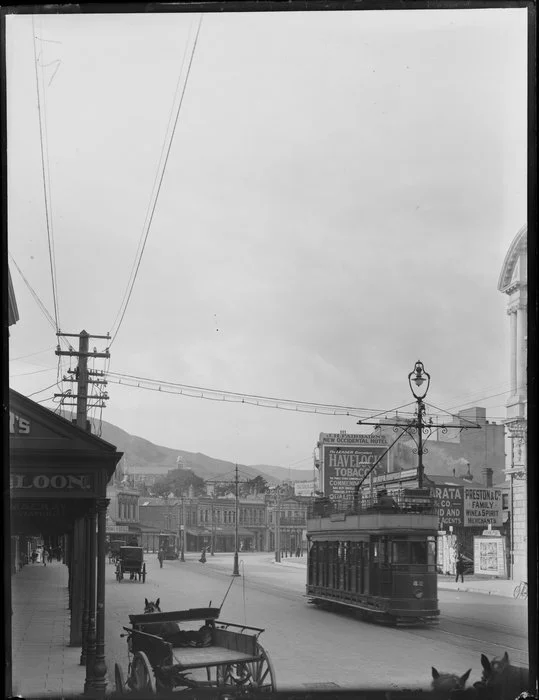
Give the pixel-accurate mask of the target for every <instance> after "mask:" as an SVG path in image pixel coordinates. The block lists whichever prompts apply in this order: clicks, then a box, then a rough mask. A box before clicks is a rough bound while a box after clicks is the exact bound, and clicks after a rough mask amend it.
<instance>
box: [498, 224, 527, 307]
mask: <svg viewBox="0 0 539 700" xmlns="http://www.w3.org/2000/svg"><path fill="white" fill-rule="evenodd" d="M527 246H528V225H527V224H525V225H524V226H523V227H522V228H521V229H520V231H519V232H518V233H517V235H516V236H515V237H514V239H513V242H512V243H511V245H510V246H509V250H508V251H507V254H506V256H505V260H504V261H503V265H502V270H501V273H500V277H499V279H498V291H499V292H503V293H504V294H511V292H514V291H515V290H516V289H518V288H519V287H520V286H521V285H522V284H523V281H521V280H515V281H513V272H514V269H515V265H516V263H517V260H518V258H519V257H520V255H521V254H522V253H526V251H527ZM524 284H525V282H524Z"/></svg>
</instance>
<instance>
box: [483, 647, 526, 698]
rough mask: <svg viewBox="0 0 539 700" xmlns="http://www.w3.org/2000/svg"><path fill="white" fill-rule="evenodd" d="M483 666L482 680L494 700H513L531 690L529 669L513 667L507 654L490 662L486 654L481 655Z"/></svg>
mask: <svg viewBox="0 0 539 700" xmlns="http://www.w3.org/2000/svg"><path fill="white" fill-rule="evenodd" d="M481 666H482V667H483V675H482V679H481V680H482V683H483V684H484V686H485V688H486V690H487V691H488V694H489V697H490V698H492V700H513V699H514V698H516V697H517V696H518V695H519V694H520V693H522V692H523V691H526V690H529V671H528V669H527V668H521V667H518V666H512V665H511V663H510V661H509V655H508V653H507V652H505V654H504V655H503V656H502V657H501V658H499V657H495V658H493V659H492V660H490V661H489V659H488V657H487V656H485V654H481Z"/></svg>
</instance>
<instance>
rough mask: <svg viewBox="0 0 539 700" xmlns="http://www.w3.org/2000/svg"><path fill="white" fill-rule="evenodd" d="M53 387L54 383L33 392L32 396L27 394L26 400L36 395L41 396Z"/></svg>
mask: <svg viewBox="0 0 539 700" xmlns="http://www.w3.org/2000/svg"><path fill="white" fill-rule="evenodd" d="M53 386H56V382H53V383H52V384H51V385H50V386H46V387H45V388H44V389H40V390H39V391H34V392H33V393H32V394H27V395H26V398H27V399H29V398H30V397H31V396H35V395H36V394H42V393H43V392H44V391H47V390H48V389H52V387H53Z"/></svg>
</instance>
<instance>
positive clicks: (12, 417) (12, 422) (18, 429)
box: [9, 411, 30, 435]
mask: <svg viewBox="0 0 539 700" xmlns="http://www.w3.org/2000/svg"><path fill="white" fill-rule="evenodd" d="M9 432H10V434H11V435H29V434H30V421H29V420H28V419H27V418H23V417H22V416H18V415H17V414H16V413H14V412H13V411H10V412H9Z"/></svg>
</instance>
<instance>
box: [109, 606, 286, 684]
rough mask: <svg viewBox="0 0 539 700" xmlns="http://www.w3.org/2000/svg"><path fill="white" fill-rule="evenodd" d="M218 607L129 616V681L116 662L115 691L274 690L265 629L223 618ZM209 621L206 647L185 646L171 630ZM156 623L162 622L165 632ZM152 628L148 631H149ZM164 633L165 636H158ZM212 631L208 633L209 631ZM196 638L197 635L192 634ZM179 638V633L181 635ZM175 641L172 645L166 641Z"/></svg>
mask: <svg viewBox="0 0 539 700" xmlns="http://www.w3.org/2000/svg"><path fill="white" fill-rule="evenodd" d="M219 611H220V609H219V608H194V609H190V610H179V611H176V612H167V613H150V614H143V615H130V616H129V620H130V622H131V625H132V626H131V627H124V630H125V631H126V634H125V635H122V636H127V648H128V661H129V666H128V673H127V681H125V680H124V674H123V671H122V669H121V667H120V666H119V665H118V664H116V665H115V669H114V677H115V683H116V692H117V693H120V694H123V693H127V692H129V691H133V692H137V693H141V694H143V695H151V694H156V693H170V692H171V691H176V690H178V691H179V690H182V689H184V690H185V689H188V688H204V687H205V688H231V689H233V688H236V689H246V690H248V689H256V690H257V691H262V692H264V691H267V692H273V691H275V690H276V687H275V672H274V670H273V666H272V664H271V661H270V658H269V656H268V653H267V652H266V651H265V650H264V649H263V647H262V646H261V645H260V644H259V643H258V637H259V636H260V634H261V633H262V632H263V631H264V630H263V629H260V628H259V627H249V626H247V625H239V624H235V623H232V622H222V621H220V620H218V619H217V618H218V617H219ZM197 620H198V621H204V626H203V627H202V628H201V629H204V630H205V635H206V644H207V645H206V646H191V647H189V646H184V644H185V642H183V643H182V642H180V644H181V646H179V645H178V641H177V639H176V641H175V640H174V638H173V637H174V635H171V634H170V633H169V630H167V629H166V628H167V627H170V623H175V624H176V626H179V627H180V628H181V630H182V632H180V635H181V634H183V633H184V631H185V628H184V623H189V622H193V621H197ZM155 623H163V624H162V629H161V630H159V625H156V624H155ZM149 629H150V630H152V632H153V633H149V632H147V631H145V630H149ZM156 631H160V634H155V632H156ZM208 631H209V633H208ZM191 634H192V636H194V637H196V632H194V634H193V632H191ZM177 636H178V635H176V637H177ZM167 639H170V640H171V641H167Z"/></svg>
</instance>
